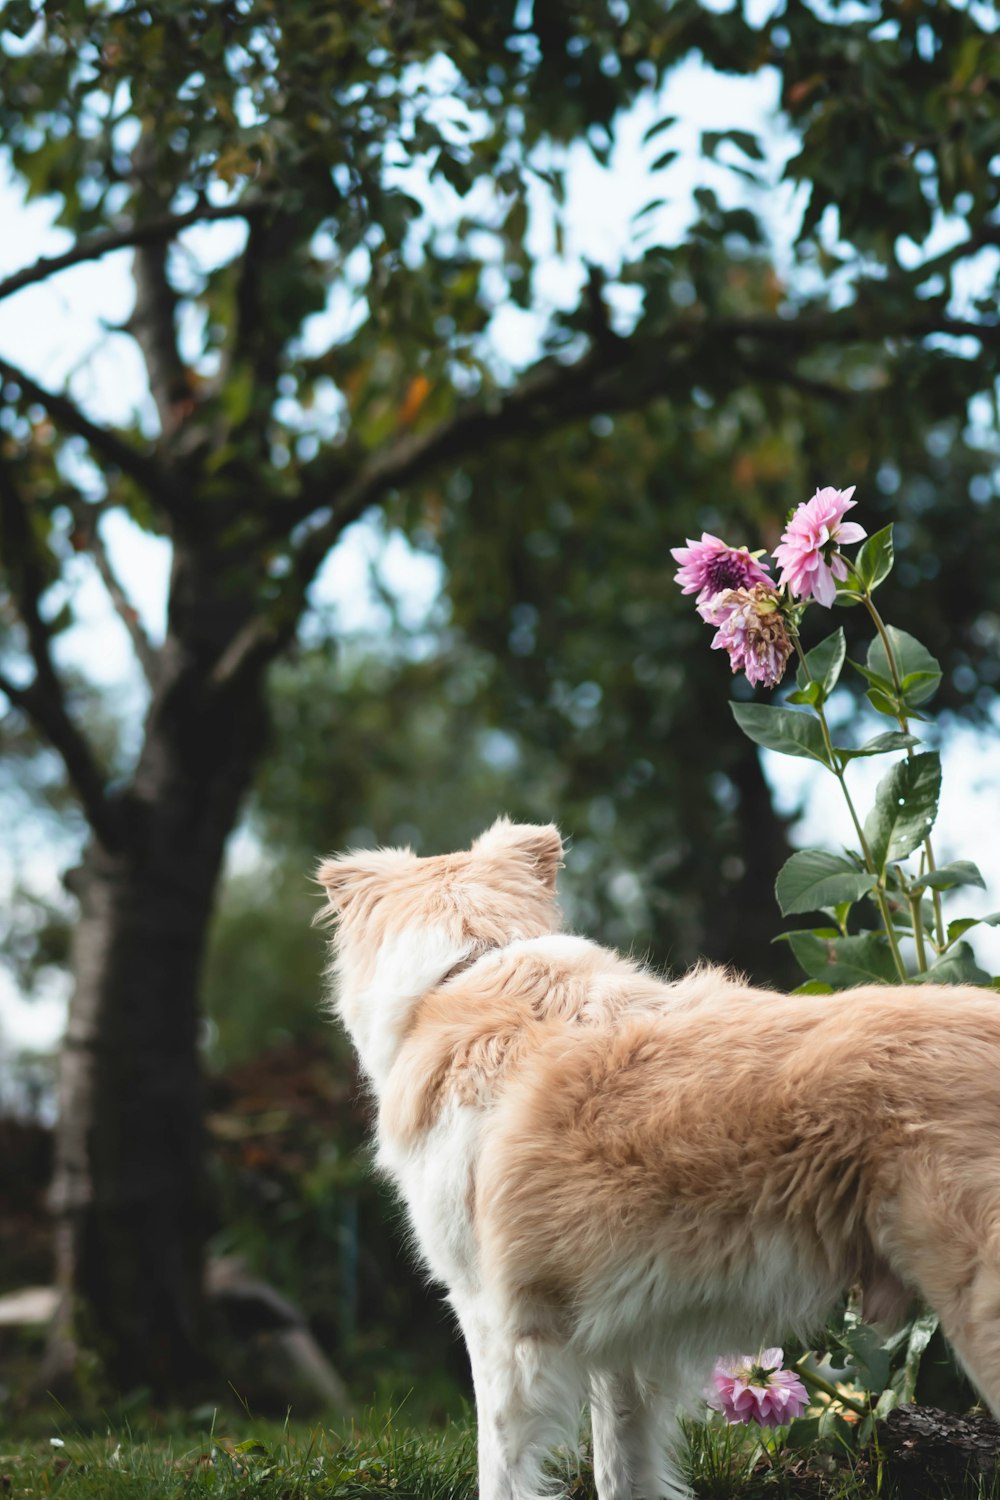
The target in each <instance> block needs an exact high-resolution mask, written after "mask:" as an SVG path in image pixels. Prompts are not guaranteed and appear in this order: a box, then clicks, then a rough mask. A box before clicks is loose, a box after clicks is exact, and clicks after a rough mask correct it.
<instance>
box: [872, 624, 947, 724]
mask: <svg viewBox="0 0 1000 1500" xmlns="http://www.w3.org/2000/svg"><path fill="white" fill-rule="evenodd" d="M886 635H887V636H888V637H889V645H890V646H891V648H892V654H893V656H894V657H895V660H896V670H897V672H898V674H899V680H900V683H901V684H902V687H903V697H904V699H905V701H906V703H907V704H909V705H911V706H916V705H917V704H920V703H926V701H927V699H928V698H930V697H932V696H933V694H934V692H935V690H936V689H937V685H938V683H939V682H940V681H941V665H940V663H939V662H938V661H937V659H936V658H935V657H933V656H932V655H931V653H930V652H929V651H928V650H927V648H926V646H922V645H921V644H920V642H919V641H918V640H916V639H915V638H914V637H913V636H912V635H907V633H906V631H905V630H897V629H896V627H895V625H887V626H886ZM868 671H869V672H872V673H877V674H878V676H879V677H881V678H882V679H883V681H888V682H890V683H891V682H892V671H891V669H890V666H889V658H888V657H887V656H886V653H885V647H884V646H883V644H882V638H881V636H876V637H875V639H874V640H873V641H872V643H871V646H870V647H869V648H868ZM907 678H909V679H910V683H911V685H910V687H909V688H907V686H906V681H907Z"/></svg>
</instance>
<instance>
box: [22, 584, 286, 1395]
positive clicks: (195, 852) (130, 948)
mask: <svg viewBox="0 0 1000 1500" xmlns="http://www.w3.org/2000/svg"><path fill="white" fill-rule="evenodd" d="M199 572H201V570H200V569H199ZM190 573H191V570H190V569H187V570H186V569H185V567H184V565H183V560H181V563H180V564H179V565H175V579H174V587H173V589H172V599H171V624H172V630H173V633H172V635H171V637H169V638H168V641H167V643H166V645H165V646H164V648H163V654H162V660H161V672H160V679H159V682H158V685H157V690H156V692H155V693H154V697H153V701H152V704H151V707H150V711H149V716H148V720H147V726H146V738H145V742H144V747H143V752H142V755H141V758H140V761H139V765H138V768H137V771H136V775H135V778H134V780H133V783H132V786H131V787H130V788H129V790H128V792H127V794H124V795H123V796H122V797H121V798H120V799H119V811H120V819H119V822H120V827H121V841H120V847H116V848H114V849H107V848H103V847H101V846H100V845H98V844H96V843H93V844H92V845H91V847H90V848H89V849H88V851H87V853H86V855H85V858H84V861H83V864H82V867H81V869H80V870H78V871H76V872H75V873H74V878H73V885H74V889H75V890H76V891H77V894H78V896H79V900H80V916H79V922H78V926H77V929H76V933H75V940H74V950H73V968H74V977H75V991H74V995H73V999H72V1003H71V1007H70V1018H69V1026H68V1031H67V1036H66V1042H65V1045H64V1048H63V1052H62V1057H61V1066H60V1079H59V1120H58V1126H57V1140H56V1168H55V1177H54V1183H53V1190H52V1205H53V1210H54V1213H55V1215H56V1220H57V1227H56V1252H57V1277H58V1281H59V1287H60V1291H61V1294H62V1296H61V1302H60V1313H59V1314H58V1316H57V1318H56V1321H55V1325H54V1327H53V1331H52V1338H51V1340H50V1346H49V1358H48V1361H47V1364H48V1369H47V1371H46V1377H47V1379H48V1381H49V1383H50V1384H52V1383H59V1382H60V1379H62V1380H63V1381H65V1379H66V1377H67V1376H70V1375H72V1374H73V1373H74V1372H75V1367H76V1355H77V1352H78V1350H79V1349H80V1348H89V1349H93V1350H96V1352H97V1353H98V1355H99V1356H100V1359H101V1362H102V1366H103V1369H104V1372H105V1374H106V1376H107V1378H108V1379H109V1380H110V1381H111V1382H112V1384H113V1385H114V1387H115V1388H116V1389H117V1390H119V1391H121V1390H127V1389H130V1388H134V1387H136V1386H139V1385H142V1386H148V1387H149V1388H150V1389H152V1390H153V1391H154V1392H155V1393H156V1394H157V1395H159V1396H163V1395H166V1394H170V1393H177V1392H179V1391H181V1390H190V1389H191V1388H192V1386H194V1385H197V1384H198V1383H199V1377H200V1376H202V1375H204V1374H205V1373H206V1372H207V1369H208V1368H209V1365H210V1360H209V1358H208V1356H207V1353H206V1344H205V1339H204V1333H203V1327H202V1246H203V1241H204V1237H205V1228H206V1214H205V1197H204V1189H203V1175H202V1127H201V1113H202V1089H201V1080H200V1069H199V1057H198V1019H199V1013H198V984H199V973H200V968H201V962H202V957H203V952H204V947H205V939H206V934H207V930H208V924H209V920H210V917H211V911H212V903H213V897H214V893H215V889H216V885H217V882H218V877H219V873H220V869H221V865H222V859H223V854H224V850H225V843H226V838H227V836H228V834H229V832H230V830H231V828H232V826H233V823H234V822H235V819H236V816H237V813H238V810H239V805H240V801H241V798H242V796H243V794H244V792H245V790H246V788H247V785H248V783H249V779H250V775H251V772H252V769H253V765H254V763H255V761H256V758H257V756H258V754H259V752H260V749H261V745H262V742H263V722H264V721H263V712H262V707H261V677H262V672H261V670H260V669H259V668H258V670H257V671H256V673H255V674H254V675H253V676H252V677H251V678H250V680H247V679H245V678H244V679H243V680H242V681H241V682H240V683H238V684H230V685H229V687H228V689H227V690H226V691H225V692H220V691H219V690H218V688H217V687H214V686H213V684H212V682H211V670H210V669H211V664H212V662H213V660H214V659H217V651H218V645H219V641H220V640H222V639H225V638H227V637H228V636H229V635H230V634H231V632H232V628H233V616H234V609H235V606H234V604H233V602H232V601H229V600H224V601H223V602H222V604H221V605H220V603H219V601H218V600H217V599H216V600H215V601H213V600H212V596H211V585H210V582H208V581H207V580H206V579H205V577H204V575H202V578H201V583H200V587H194V586H193V584H194V582H195V580H194V579H192V578H190V577H189V575H190ZM195 599H197V601H198V606H197V608H194V607H193V606H194V601H195ZM185 604H186V606H187V607H185ZM237 613H238V612H237Z"/></svg>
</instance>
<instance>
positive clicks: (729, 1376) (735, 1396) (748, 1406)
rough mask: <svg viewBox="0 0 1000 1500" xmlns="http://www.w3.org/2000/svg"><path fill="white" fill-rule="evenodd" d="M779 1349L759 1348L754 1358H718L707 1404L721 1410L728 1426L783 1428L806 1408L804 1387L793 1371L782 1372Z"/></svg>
mask: <svg viewBox="0 0 1000 1500" xmlns="http://www.w3.org/2000/svg"><path fill="white" fill-rule="evenodd" d="M784 1358H785V1355H784V1351H783V1350H781V1349H762V1350H761V1352H760V1353H759V1354H758V1355H757V1356H756V1358H755V1357H754V1356H752V1355H749V1354H741V1355H740V1356H739V1357H738V1358H736V1359H729V1360H726V1359H720V1360H719V1361H718V1363H717V1364H716V1366H715V1369H714V1370H713V1371H712V1380H713V1383H714V1385H715V1390H714V1391H713V1392H712V1393H711V1394H710V1395H709V1398H708V1402H709V1405H710V1406H713V1407H714V1408H715V1410H716V1411H721V1412H722V1415H723V1416H724V1417H725V1419H726V1421H727V1422H728V1423H729V1424H730V1426H734V1425H735V1424H736V1423H738V1422H756V1423H757V1424H758V1425H759V1426H761V1427H784V1426H785V1424H786V1423H787V1422H791V1421H792V1419H793V1418H794V1417H800V1416H801V1415H802V1413H803V1412H804V1411H805V1409H806V1407H807V1406H808V1405H809V1397H808V1395H807V1393H806V1388H805V1386H804V1385H803V1384H802V1382H801V1380H800V1379H799V1377H798V1376H797V1375H796V1374H795V1371H794V1370H783V1369H782V1368H781V1366H782V1362H783V1360H784Z"/></svg>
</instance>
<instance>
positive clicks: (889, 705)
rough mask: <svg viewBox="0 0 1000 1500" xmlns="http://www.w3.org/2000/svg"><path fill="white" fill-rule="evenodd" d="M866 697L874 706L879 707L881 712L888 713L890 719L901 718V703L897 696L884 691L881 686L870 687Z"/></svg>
mask: <svg viewBox="0 0 1000 1500" xmlns="http://www.w3.org/2000/svg"><path fill="white" fill-rule="evenodd" d="M865 697H866V698H867V699H868V702H869V703H870V704H871V706H872V708H875V709H877V710H878V712H879V713H880V714H888V716H889V718H890V719H898V718H899V716H900V714H899V704H898V703H897V702H896V700H895V698H893V697H891V696H890V695H889V694H888V693H884V692H883V691H882V689H881V688H877V687H870V688H869V689H868V691H867V693H866V694H865Z"/></svg>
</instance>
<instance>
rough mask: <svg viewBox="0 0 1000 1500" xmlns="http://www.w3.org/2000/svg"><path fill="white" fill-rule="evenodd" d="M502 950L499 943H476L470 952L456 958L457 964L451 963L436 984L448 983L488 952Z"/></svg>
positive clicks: (500, 951)
mask: <svg viewBox="0 0 1000 1500" xmlns="http://www.w3.org/2000/svg"><path fill="white" fill-rule="evenodd" d="M502 952H503V947H502V946H501V945H500V944H499V943H477V944H476V946H475V947H474V948H473V949H472V951H471V952H470V953H467V954H466V955H465V957H464V958H460V959H459V960H458V963H457V964H452V966H451V968H450V969H449V970H448V972H447V974H443V975H442V976H441V978H440V979H439V980H438V984H439V985H441V984H448V983H449V982H450V981H451V980H452V979H457V978H458V976H459V975H460V974H464V973H465V971H466V969H471V968H472V965H473V964H477V963H478V962H479V960H480V959H481V958H485V957H486V955H487V954H488V953H502Z"/></svg>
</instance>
